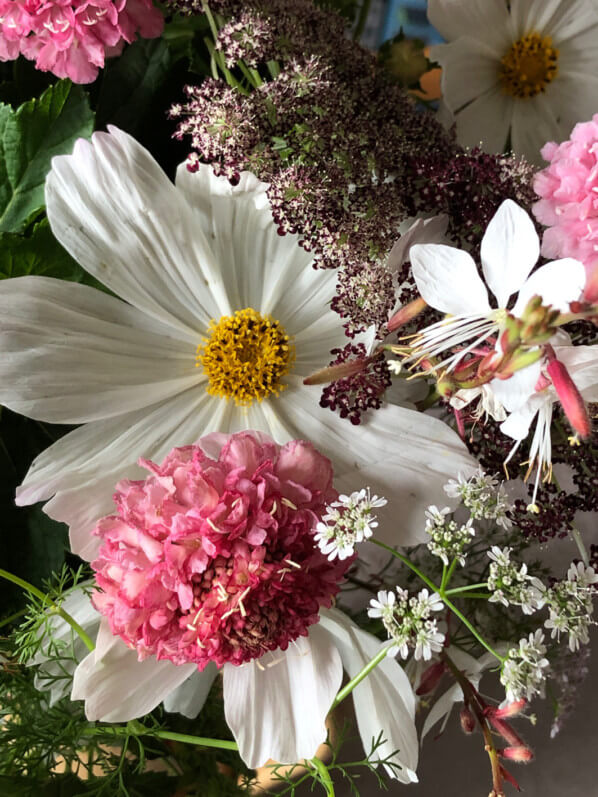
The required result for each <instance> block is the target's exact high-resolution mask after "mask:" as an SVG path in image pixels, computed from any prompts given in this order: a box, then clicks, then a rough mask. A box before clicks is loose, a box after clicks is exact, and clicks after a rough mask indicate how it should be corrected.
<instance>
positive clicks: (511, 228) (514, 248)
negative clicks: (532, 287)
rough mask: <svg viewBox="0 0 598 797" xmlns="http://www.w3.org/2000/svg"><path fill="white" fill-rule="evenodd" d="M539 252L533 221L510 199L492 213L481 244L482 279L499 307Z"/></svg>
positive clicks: (511, 292)
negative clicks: (483, 278)
mask: <svg viewBox="0 0 598 797" xmlns="http://www.w3.org/2000/svg"><path fill="white" fill-rule="evenodd" d="M539 256H540V241H539V239H538V235H537V233H536V228H535V227H534V223H533V221H532V220H531V219H530V217H529V216H528V214H527V213H526V212H525V211H524V210H523V208H520V207H519V205H517V204H516V203H515V202H513V201H512V200H511V199H506V200H505V201H504V202H503V203H502V204H501V206H500V207H499V209H498V210H497V211H496V213H495V214H494V216H493V217H492V219H491V221H490V223H489V224H488V227H487V229H486V232H485V233H484V237H483V238H482V244H481V259H482V268H483V271H484V277H485V279H486V283H487V285H488V287H489V288H490V290H491V291H492V293H493V294H494V295H495V296H496V300H497V302H498V306H499V307H506V306H507V301H508V299H509V297H510V296H512V294H514V293H516V292H517V291H519V289H520V288H521V286H522V285H523V283H524V282H525V280H526V279H527V276H528V274H529V273H530V271H531V270H532V268H533V267H534V266H535V264H536V263H537V261H538V257H539Z"/></svg>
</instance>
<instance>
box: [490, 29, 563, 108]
mask: <svg viewBox="0 0 598 797" xmlns="http://www.w3.org/2000/svg"><path fill="white" fill-rule="evenodd" d="M558 57H559V51H558V50H557V49H556V48H554V47H553V46H552V39H551V38H550V36H544V37H542V36H540V34H539V33H528V34H527V35H526V36H523V37H522V38H521V39H519V40H518V41H516V42H515V43H514V44H513V45H512V47H511V48H510V50H509V51H508V52H507V53H506V54H505V55H504V56H503V57H502V58H501V61H500V68H499V73H498V76H499V81H500V85H501V87H502V90H503V93H504V94H510V95H512V96H513V97H519V98H521V99H526V98H528V97H535V96H536V94H540V93H541V92H543V91H544V90H545V89H546V86H548V84H549V83H551V82H552V81H553V80H554V78H555V77H556V76H557V73H558V64H557V62H558Z"/></svg>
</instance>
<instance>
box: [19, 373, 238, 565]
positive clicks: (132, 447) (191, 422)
mask: <svg viewBox="0 0 598 797" xmlns="http://www.w3.org/2000/svg"><path fill="white" fill-rule="evenodd" d="M229 412H230V406H227V404H226V402H224V401H214V400H213V398H212V397H211V396H209V395H208V394H207V393H206V392H205V391H204V390H203V389H195V388H194V389H192V390H191V391H186V392H185V393H181V394H180V395H178V396H175V397H174V398H172V399H168V400H166V401H163V402H162V403H160V404H157V405H155V406H154V407H152V408H151V409H149V410H137V411H135V412H132V413H127V414H124V415H121V416H118V417H116V418H111V419H108V420H105V421H95V422H93V423H90V424H87V425H85V426H82V427H80V428H79V429H75V430H74V431H73V432H70V433H69V434H68V435H66V436H65V437H63V438H61V439H60V440H58V441H57V442H56V443H54V445H52V446H50V448H48V449H46V450H45V451H44V452H42V453H41V454H40V455H39V456H38V457H37V458H36V459H35V460H34V462H33V464H32V466H31V468H30V470H29V472H28V474H27V476H26V477H25V480H24V481H23V484H22V485H21V487H19V488H18V490H17V503H18V504H19V505H21V506H22V505H25V504H31V503H35V502H36V501H41V500H44V499H47V498H49V497H50V496H51V495H53V494H54V493H56V495H55V497H54V498H53V499H52V500H51V501H50V502H49V503H48V504H46V506H45V507H44V511H45V512H46V513H47V514H48V515H50V517H52V518H54V519H55V520H59V521H61V522H63V523H67V524H68V525H69V526H70V541H71V547H72V549H73V551H74V552H75V553H76V554H77V555H79V556H81V557H83V558H84V559H92V558H94V556H95V554H96V552H97V549H98V547H99V544H100V540H99V538H97V537H93V536H91V534H90V532H91V529H92V528H93V526H94V525H95V522H96V521H97V520H98V519H99V518H100V517H103V516H104V515H107V514H110V513H111V512H112V511H113V510H114V505H113V503H112V494H113V492H114V486H115V484H116V482H117V481H119V480H120V479H123V478H132V479H135V478H144V477H145V476H146V475H147V473H146V471H143V470H142V469H141V468H139V467H138V466H137V465H136V464H135V463H136V462H137V459H138V458H139V457H140V456H144V457H146V458H148V459H153V460H154V461H157V462H161V460H162V459H163V458H164V457H165V456H166V454H167V453H168V452H169V451H170V450H171V449H172V448H174V447H175V446H181V445H188V444H189V443H192V442H194V441H195V440H197V439H198V438H199V437H201V436H202V435H203V434H207V433H209V432H213V431H221V430H223V431H228V430H229V429H228V427H229V425H230V420H229ZM245 428H247V427H245Z"/></svg>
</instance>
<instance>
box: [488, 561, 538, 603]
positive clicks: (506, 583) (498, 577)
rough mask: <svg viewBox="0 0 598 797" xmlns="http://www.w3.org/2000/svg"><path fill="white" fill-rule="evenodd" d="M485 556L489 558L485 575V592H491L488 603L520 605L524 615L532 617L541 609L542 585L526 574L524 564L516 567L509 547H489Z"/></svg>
mask: <svg viewBox="0 0 598 797" xmlns="http://www.w3.org/2000/svg"><path fill="white" fill-rule="evenodd" d="M488 557H489V558H490V559H491V563H490V571H489V573H488V591H489V592H491V593H492V595H491V596H490V599H489V600H490V603H502V604H503V605H504V606H521V609H522V611H523V613H524V614H533V613H534V612H536V611H538V610H539V609H541V608H542V606H544V603H545V602H546V601H545V593H546V588H545V587H544V584H542V582H541V581H540V579H539V578H536V577H535V576H530V575H529V574H528V572H527V565H526V564H525V563H523V564H521V565H520V566H519V567H518V566H517V565H516V564H515V563H514V562H512V561H511V548H499V547H498V545H493V546H492V548H491V549H490V551H488Z"/></svg>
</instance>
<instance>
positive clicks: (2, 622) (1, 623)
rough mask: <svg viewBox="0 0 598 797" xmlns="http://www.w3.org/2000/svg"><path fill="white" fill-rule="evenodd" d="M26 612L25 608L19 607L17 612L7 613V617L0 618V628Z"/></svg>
mask: <svg viewBox="0 0 598 797" xmlns="http://www.w3.org/2000/svg"><path fill="white" fill-rule="evenodd" d="M26 613H27V609H21V611H19V612H15V613H14V614H9V615H8V617H4V618H3V619H2V620H0V628H4V626H5V625H10V624H11V623H12V622H13V620H17V619H18V618H19V617H22V616H23V615H24V614H26Z"/></svg>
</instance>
